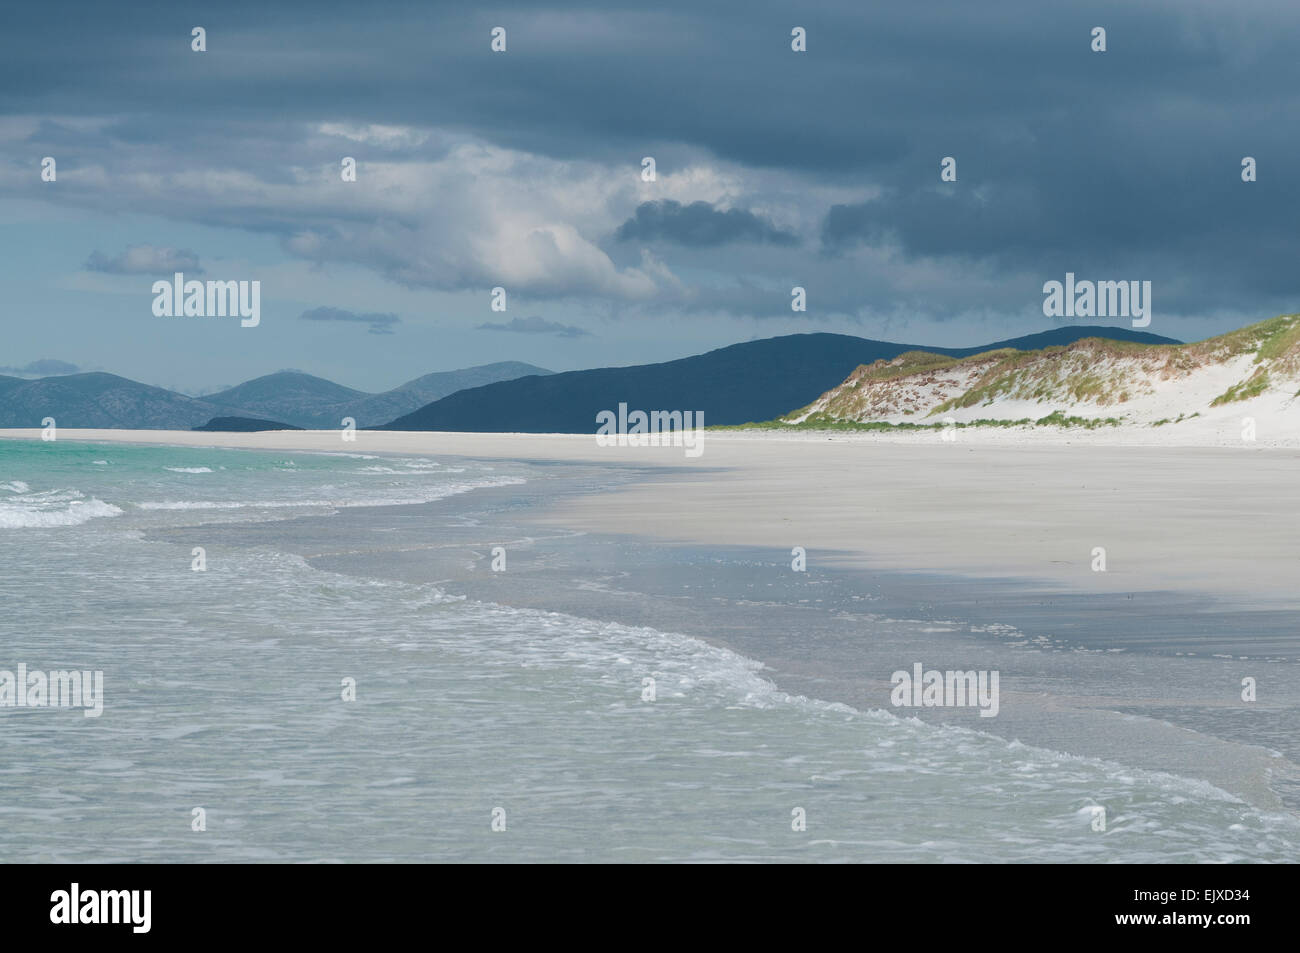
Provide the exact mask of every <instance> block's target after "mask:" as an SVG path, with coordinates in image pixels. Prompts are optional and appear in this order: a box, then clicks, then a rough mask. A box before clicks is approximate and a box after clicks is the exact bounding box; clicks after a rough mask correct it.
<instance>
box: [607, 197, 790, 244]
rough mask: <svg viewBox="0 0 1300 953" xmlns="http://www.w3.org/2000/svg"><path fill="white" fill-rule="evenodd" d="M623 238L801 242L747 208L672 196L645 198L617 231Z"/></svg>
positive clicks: (681, 240)
mask: <svg viewBox="0 0 1300 953" xmlns="http://www.w3.org/2000/svg"><path fill="white" fill-rule="evenodd" d="M614 234H615V237H616V238H618V240H619V241H624V242H626V241H641V242H657V241H665V242H672V243H674V244H677V245H686V246H688V247H696V248H699V247H705V246H711V245H726V244H730V243H731V242H767V243H769V244H772V245H797V244H798V243H799V239H798V237H797V236H796V235H795V234H794V233H793V232H789V231H786V230H785V229H781V228H777V227H776V226H775V225H773V224H772V223H771V222H769V221H768V220H767V219H765V218H763V217H762V216H759V215H755V214H754V213H753V212H750V211H747V210H745V209H739V208H733V209H727V210H726V211H719V210H718V209H715V208H714V207H713V206H712V205H710V204H709V203H708V202H692V203H691V204H690V205H683V204H682V203H681V202H674V201H673V200H672V199H664V200H662V201H659V202H643V203H641V205H639V206H637V210H636V214H635V215H633V216H632V217H631V218H629V219H628V220H627V221H626V222H624V223H623V224H622V225H620V226H619V227H618V231H617V232H615V233H614Z"/></svg>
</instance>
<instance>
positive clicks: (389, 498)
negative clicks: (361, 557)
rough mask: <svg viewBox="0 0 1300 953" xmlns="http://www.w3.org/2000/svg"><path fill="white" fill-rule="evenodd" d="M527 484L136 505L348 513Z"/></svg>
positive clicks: (505, 480)
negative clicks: (305, 497) (339, 510)
mask: <svg viewBox="0 0 1300 953" xmlns="http://www.w3.org/2000/svg"><path fill="white" fill-rule="evenodd" d="M524 482H525V481H524V480H523V479H521V478H519V477H502V478H500V479H494V480H481V481H478V482H473V483H446V484H442V485H441V486H432V487H412V488H411V489H410V490H409V491H406V492H404V493H403V492H399V493H396V494H389V495H381V496H370V495H365V494H355V493H347V492H346V491H345V492H344V493H343V494H341V495H339V496H335V497H322V498H319V499H307V500H283V499H272V500H151V501H146V502H143V503H139V504H137V505H138V506H139V508H140V509H142V510H241V509H262V510H277V509H302V508H306V507H314V508H317V509H346V508H348V507H354V506H414V505H417V504H420V503H432V502H434V501H435V500H441V499H444V498H446V497H448V496H455V495H457V494H459V493H468V492H470V491H471V490H480V489H488V488H490V487H496V486H515V485H518V484H521V483H524Z"/></svg>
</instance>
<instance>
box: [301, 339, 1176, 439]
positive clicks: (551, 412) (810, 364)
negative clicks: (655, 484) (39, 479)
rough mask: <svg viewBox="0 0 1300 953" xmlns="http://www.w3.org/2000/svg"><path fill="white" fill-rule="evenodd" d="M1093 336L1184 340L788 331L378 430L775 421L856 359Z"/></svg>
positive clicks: (485, 399) (479, 391) (523, 386)
mask: <svg viewBox="0 0 1300 953" xmlns="http://www.w3.org/2000/svg"><path fill="white" fill-rule="evenodd" d="M1089 337H1101V338H1107V339H1110V340H1114V341H1130V342H1143V343H1149V344H1177V343H1178V342H1177V341H1175V340H1174V339H1173V338H1167V337H1161V336H1159V335H1156V334H1149V333H1147V332H1144V331H1131V330H1128V329H1125V328H1113V327H1067V328H1055V329H1053V330H1051V331H1043V332H1040V333H1038V334H1030V335H1025V336H1024V337H1019V338H1012V339H1010V340H1006V341H997V342H994V343H992V344H986V345H983V346H981V347H968V348H918V347H916V346H915V345H910V344H892V343H889V342H887V341H873V340H869V339H867V338H859V337H852V336H850V335H846V334H824V333H822V334H789V335H784V336H782V337H774V338H767V339H765V340H761V341H748V342H745V343H743V344H733V345H731V346H730V347H724V348H720V349H719V350H716V351H709V352H708V353H707V354H700V355H697V356H695V357H687V358H682V359H681V360H676V361H667V362H665V363H662V364H642V365H638V366H635V367H604V368H597V369H595V370H586V371H568V372H565V373H561V374H551V375H548V376H545V377H522V378H518V379H516V380H509V381H499V382H497V383H493V384H487V385H485V386H482V387H472V388H468V389H466V390H460V391H457V392H456V393H454V394H451V395H450V396H447V397H443V398H442V399H440V400H436V401H433V402H432V403H430V404H428V405H427V406H425V407H421V408H420V409H419V410H416V411H414V412H413V413H408V414H406V415H405V416H402V417H398V418H397V419H395V420H393V421H392V422H391V423H389V424H386V425H384V426H383V427H380V428H376V429H382V430H448V431H478V432H487V433H503V432H507V433H508V432H521V433H594V432H595V429H596V414H597V413H599V412H600V411H602V410H610V411H615V412H617V410H618V405H619V403H620V402H622V403H626V404H627V405H628V407H629V409H631V410H645V411H650V410H669V411H671V410H682V411H686V410H690V411H703V413H704V424H705V425H706V426H708V425H711V424H742V423H747V422H750V421H765V420H771V419H773V418H775V417H777V416H778V415H781V414H786V413H788V412H789V411H790V410H791V409H792V408H795V407H802V406H804V405H806V404H808V402H809V401H812V400H814V399H816V397H817V395H819V394H822V393H824V392H825V391H827V390H829V389H830V388H833V387H835V386H836V385H837V384H839V383H841V382H842V381H843V380H844V379H845V378H846V377H847V376H848V375H849V374H850V373H852V372H853V370H854V368H856V367H858V366H859V365H862V364H871V363H873V362H875V361H879V360H891V359H893V358H896V357H898V356H899V355H901V354H904V353H907V352H908V351H917V350H925V351H928V352H931V353H935V354H940V355H945V356H947V357H951V358H960V357H967V356H970V355H974V354H978V353H980V352H982V351H990V350H1000V349H1005V348H1013V349H1016V350H1020V351H1027V350H1035V349H1039V348H1043V347H1049V346H1060V345H1066V344H1071V343H1073V342H1075V341H1078V340H1080V339H1082V338H1089ZM281 419H283V418H281Z"/></svg>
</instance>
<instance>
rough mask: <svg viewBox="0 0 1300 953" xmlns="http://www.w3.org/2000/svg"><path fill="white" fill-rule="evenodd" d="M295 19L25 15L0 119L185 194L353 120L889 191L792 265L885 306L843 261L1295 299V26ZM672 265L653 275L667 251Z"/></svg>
mask: <svg viewBox="0 0 1300 953" xmlns="http://www.w3.org/2000/svg"><path fill="white" fill-rule="evenodd" d="M301 10H302V8H300V7H292V8H290V7H285V8H280V9H272V8H269V7H268V5H265V4H263V3H261V2H246V0H234V2H230V3H225V4H222V5H220V6H219V7H218V6H213V5H211V4H210V3H206V2H205V3H201V4H187V3H185V2H179V3H172V2H167V3H162V2H158V3H149V2H146V3H141V4H134V5H132V7H131V13H130V15H129V16H122V15H121V14H120V12H119V11H118V10H116V9H115V8H114V7H112V6H111V5H105V4H92V3H86V4H64V5H59V4H55V5H53V6H50V5H18V6H16V7H15V8H14V9H13V10H12V11H9V12H8V20H9V22H8V23H7V28H6V30H5V31H4V32H3V34H0V105H2V106H3V107H4V109H5V111H6V113H9V114H19V115H71V116H109V117H115V119H114V123H115V124H114V125H113V126H111V127H109V128H108V129H106V130H104V131H103V132H102V133H101V134H103V135H117V136H121V137H123V138H124V139H127V140H130V141H135V140H139V141H141V142H152V143H155V144H156V145H157V148H158V152H159V155H160V156H161V157H162V158H160V159H159V160H158V161H159V163H160V166H162V167H161V168H159V170H158V172H159V174H160V175H166V174H167V173H169V172H175V171H178V170H179V169H180V168H181V167H182V166H183V163H184V162H185V158H186V154H187V151H190V152H191V154H196V155H197V154H201V155H203V156H204V157H205V159H206V158H209V157H211V156H213V155H216V156H226V157H227V159H228V161H229V163H230V164H231V165H233V166H241V167H244V166H246V167H247V168H248V169H250V170H253V171H254V172H255V174H256V175H257V176H258V178H259V179H260V180H262V181H266V182H275V181H277V180H278V179H280V178H283V177H285V176H286V175H287V173H286V171H285V166H286V163H285V162H284V161H283V159H282V158H279V157H282V156H283V155H285V154H289V153H293V152H294V151H295V147H296V146H297V145H300V142H301V139H302V138H304V137H306V136H308V135H309V134H308V133H307V132H305V131H304V128H305V127H306V126H307V125H309V124H310V123H313V122H327V121H329V122H338V121H348V122H357V123H388V124H395V125H410V126H416V127H429V128H439V129H443V130H449V131H454V132H459V133H466V134H471V135H473V136H475V137H478V138H480V139H482V140H485V141H488V142H491V143H494V144H497V145H502V146H507V147H510V148H514V149H519V150H524V151H527V152H529V153H532V154H536V155H543V156H548V157H552V158H559V159H565V160H575V159H577V160H587V161H594V162H600V163H604V164H606V165H609V166H611V167H622V166H626V168H627V169H628V174H629V175H634V174H635V172H636V170H637V169H638V164H639V161H640V158H641V157H642V156H644V155H653V156H655V157H656V159H657V161H658V166H659V171H660V173H661V175H663V174H671V173H672V172H673V171H674V170H675V169H678V168H680V167H681V166H682V164H683V163H684V162H686V161H687V160H688V159H689V158H690V157H693V156H697V155H705V156H712V157H716V158H717V159H720V160H723V161H726V162H730V163H734V164H736V166H738V167H739V168H740V169H742V170H745V171H747V172H748V173H750V174H751V176H752V182H753V185H752V188H750V189H749V191H750V192H751V193H754V192H761V189H762V187H763V182H764V178H763V176H764V175H765V174H766V173H769V172H780V173H782V174H786V175H792V176H796V177H800V178H801V180H802V181H803V182H805V183H806V184H807V185H808V186H809V187H810V188H811V187H814V186H824V187H844V188H849V187H861V188H863V189H869V190H879V193H880V194H879V197H878V198H875V199H872V200H869V201H850V202H828V203H827V204H826V205H824V206H823V207H821V208H819V209H811V208H810V209H809V210H808V211H809V213H810V215H812V216H814V217H815V218H816V219H818V220H820V221H821V227H820V236H821V241H820V243H818V247H817V248H810V249H807V250H806V251H805V250H802V249H800V248H798V247H796V246H787V247H788V249H789V251H788V254H789V255H790V256H791V260H792V261H793V262H797V261H798V260H799V258H798V256H801V255H803V256H806V258H807V259H811V258H821V259H823V260H831V261H835V260H843V261H844V262H845V264H844V265H843V267H842V268H841V269H840V271H839V272H838V273H837V275H836V276H831V280H835V281H838V282H840V283H841V284H842V285H843V286H844V288H845V289H848V288H854V290H855V292H860V293H862V294H864V295H868V294H869V295H871V296H873V297H874V298H875V299H876V300H879V301H880V302H881V303H882V304H885V305H888V304H889V303H890V301H893V302H895V303H897V302H898V301H901V300H903V297H902V296H901V294H900V293H898V292H896V291H895V289H893V288H892V287H891V286H890V285H889V283H888V282H887V281H882V282H880V283H879V284H878V285H877V286H876V287H874V288H870V289H862V288H857V287H856V286H855V283H856V282H857V281H859V277H858V272H857V270H856V269H855V268H853V267H852V265H851V256H852V255H853V254H854V253H855V251H856V250H858V249H862V248H869V247H877V246H880V245H881V244H887V245H889V246H890V247H893V248H896V249H897V250H898V252H899V253H900V254H901V255H902V261H903V262H904V263H907V262H939V263H941V264H943V265H945V266H946V267H948V268H950V269H951V270H953V271H959V270H960V269H963V268H980V269H985V270H987V269H992V272H993V273H994V274H1001V275H1007V276H1010V275H1020V276H1026V275H1027V276H1037V277H1038V278H1039V279H1040V280H1045V279H1047V278H1052V277H1059V274H1058V273H1060V272H1064V271H1065V270H1067V269H1068V270H1074V271H1076V272H1079V271H1084V270H1088V269H1103V270H1104V271H1105V275H1104V277H1117V276H1123V275H1131V276H1132V277H1142V278H1151V279H1153V280H1155V281H1157V282H1158V283H1159V284H1160V285H1161V286H1162V288H1163V291H1162V292H1161V294H1162V295H1163V297H1162V299H1161V300H1162V303H1163V305H1164V307H1166V308H1175V307H1181V308H1185V309H1189V310H1199V311H1201V312H1206V311H1208V310H1211V309H1214V308H1221V307H1228V306H1232V307H1236V308H1238V309H1241V310H1252V309H1258V310H1260V311H1267V310H1268V309H1270V308H1273V307H1274V306H1279V307H1280V306H1282V305H1283V304H1285V303H1286V302H1287V301H1288V300H1290V299H1294V298H1295V297H1297V296H1300V269H1298V268H1296V267H1295V261H1296V260H1297V258H1298V257H1300V232H1298V231H1297V230H1296V229H1295V228H1294V219H1295V212H1296V209H1297V207H1300V177H1297V176H1295V175H1293V174H1292V172H1291V170H1292V167H1293V165H1294V163H1295V161H1296V156H1298V155H1300V133H1297V129H1296V126H1295V124H1294V123H1292V122H1290V121H1289V120H1288V119H1287V118H1286V117H1289V116H1293V115H1295V114H1296V109H1297V106H1298V105H1300V103H1298V102H1297V100H1298V99H1300V65H1297V64H1298V60H1297V58H1296V57H1295V56H1294V49H1295V48H1296V46H1297V45H1298V44H1300V7H1297V5H1295V4H1294V3H1290V2H1281V0H1267V2H1266V0H1256V2H1242V3H1237V4H1233V5H1230V6H1229V5H1216V4H1212V3H1208V2H1177V3H1175V2H1151V3H1148V4H1144V5H1141V6H1134V5H1132V4H1125V3H1119V2H1101V3H1096V2H1089V3H1084V2H1082V0H1065V2H1059V3H1052V4H1044V3H1041V2H1040V0H1004V2H991V3H984V4H971V3H969V2H966V0H937V2H933V3H927V4H926V5H924V7H918V6H916V5H913V4H897V5H887V6H883V7H882V6H880V5H864V4H861V3H858V2H851V0H836V2H821V3H817V4H815V5H813V6H791V5H790V4H788V3H778V2H764V0H756V2H747V3H719V4H710V5H699V4H697V3H686V2H674V0H667V2H664V3H660V4H655V5H654V6H653V7H652V8H647V7H644V6H643V5H639V4H624V5H621V6H620V5H616V4H611V3H596V2H566V3H550V4H546V5H545V6H537V7H533V6H494V7H478V8H467V7H466V6H465V5H463V4H453V3H427V2H420V3H415V2H411V3H394V4H385V5H383V6H382V7H377V8H375V9H373V10H371V9H367V10H366V12H365V15H364V16H363V15H362V14H361V12H360V11H361V8H360V7H358V6H357V5H356V4H354V3H351V2H347V3H342V2H322V3H319V4H313V5H312V7H311V15H310V16H304V15H302V13H301ZM198 24H201V25H203V26H205V27H206V29H207V31H208V52H207V53H203V54H198V53H192V52H191V51H190V48H189V31H190V28H191V27H192V26H194V25H198ZM497 25H502V26H505V27H506V28H507V30H508V50H507V52H505V53H502V54H494V53H491V52H490V51H489V47H488V44H489V31H490V29H491V28H492V27H494V26H497ZM796 25H798V26H803V27H805V28H806V29H807V35H808V52H806V53H800V54H796V53H792V52H791V51H790V47H789V42H790V29H791V27H793V26H796ZM1098 25H1101V26H1104V27H1105V28H1106V29H1107V31H1108V36H1107V40H1108V51H1107V52H1105V53H1094V52H1092V51H1091V50H1090V49H1089V41H1090V30H1091V28H1092V27H1094V26H1098ZM47 132H48V136H47V137H46V138H42V132H41V131H40V130H38V131H37V132H36V133H35V134H33V136H32V137H31V144H32V148H33V149H43V148H46V147H47V146H49V143H50V142H56V144H57V143H62V144H64V145H65V146H66V147H67V148H69V149H73V148H76V145H75V142H70V141H69V134H68V132H67V130H66V128H62V127H61V128H59V129H49V130H47ZM223 136H228V137H229V140H230V141H229V142H228V143H227V145H226V148H225V149H224V150H223V149H222V145H221V140H222V137H223ZM285 140H289V141H285ZM200 142H202V143H203V145H202V146H200V145H198V144H197V143H200ZM49 147H50V148H53V147H52V146H49ZM378 148H379V147H377V146H374V145H372V144H367V145H366V146H364V147H363V146H358V147H357V151H358V152H361V151H365V152H367V153H368V154H372V155H373V154H375V152H376V150H377V149H378ZM200 150H201V152H200ZM36 154H38V155H39V154H43V153H42V152H39V151H38V152H37V153H36ZM1247 155H1249V156H1254V157H1256V158H1257V159H1258V161H1259V181H1258V182H1256V183H1252V184H1246V183H1243V182H1242V181H1241V180H1240V162H1241V159H1242V157H1243V156H1247ZM944 156H954V157H956V159H957V160H958V166H959V174H958V180H957V182H956V183H952V184H948V185H941V184H940V182H939V161H940V159H941V158H942V157H944ZM70 183H71V184H70V188H71V187H73V186H74V185H75V181H74V180H70ZM642 208H644V206H642ZM656 208H657V209H658V210H659V212H661V213H662V211H663V208H664V206H663V205H660V206H656ZM693 208H695V204H694V203H691V202H687V203H686V204H684V205H683V206H682V208H681V210H680V214H676V215H675V216H674V215H662V214H661V215H660V220H656V221H655V222H652V223H650V224H646V223H642V222H641V221H640V219H641V211H640V209H638V210H637V213H636V215H635V216H634V217H633V218H632V219H630V220H629V221H628V223H627V224H626V225H625V226H624V229H626V230H627V231H629V232H634V231H638V230H640V231H643V232H644V231H648V232H649V233H651V234H654V235H656V236H658V237H659V238H660V239H661V240H663V241H665V242H669V243H676V244H678V245H684V246H687V247H691V248H695V247H702V246H707V245H710V244H715V245H716V244H719V243H718V242H716V241H713V239H714V238H716V237H717V236H718V235H721V234H728V232H727V228H726V227H722V226H718V227H717V228H716V229H715V230H714V231H712V232H711V231H710V227H711V226H705V227H702V228H699V229H693V228H691V227H689V226H690V222H689V221H688V220H689V219H690V210H691V209H693ZM337 213H338V215H339V216H342V217H344V218H346V217H347V216H350V215H358V216H361V217H364V215H365V214H366V213H365V211H364V210H355V209H351V208H346V209H343V208H341V209H339V210H337ZM187 214H188V215H189V216H190V217H191V218H197V219H199V220H203V221H208V222H216V223H223V224H240V223H242V227H252V228H257V229H261V230H272V231H278V232H280V233H281V234H285V235H289V234H301V233H313V234H315V233H316V232H320V233H323V234H326V235H327V236H328V234H329V233H330V231H331V230H332V229H334V227H335V222H334V220H333V219H329V220H326V219H322V218H320V217H319V216H316V217H314V218H313V216H312V215H308V214H307V213H303V218H304V219H307V220H306V221H300V220H295V219H293V218H291V217H288V216H286V215H285V214H283V213H271V212H267V211H266V210H264V209H263V208H262V207H261V206H260V205H259V204H258V203H257V202H256V201H250V202H248V203H247V204H246V205H236V206H230V205H223V204H219V203H212V205H211V207H210V208H206V209H193V210H189V211H188V212H187ZM624 214H626V213H624ZM741 214H742V215H743V214H744V213H741ZM277 215H278V216H279V217H277ZM669 219H672V220H671V221H669ZM702 221H704V222H708V221H710V220H709V219H708V217H707V216H702ZM377 227H378V228H379V229H381V230H383V231H384V232H385V234H387V233H389V232H393V233H395V234H397V235H398V236H399V237H398V238H394V239H392V240H391V241H389V242H388V244H391V245H394V246H397V247H398V251H399V252H400V251H402V250H403V249H404V248H405V247H408V246H410V245H411V244H412V242H411V241H410V240H408V239H407V238H405V237H400V236H404V235H405V234H406V232H407V230H408V228H409V229H410V230H411V232H412V234H414V233H415V229H413V228H411V226H409V225H408V224H407V223H404V222H397V223H393V222H385V223H381V224H380V225H379V226H377ZM746 227H748V226H746ZM741 231H742V232H743V231H744V229H743V228H742V229H741ZM700 236H703V237H700ZM588 237H592V236H588ZM692 238H694V239H695V241H694V244H692V241H691V240H690V239H692ZM337 245H338V248H339V249H340V250H339V251H338V252H337V254H339V255H342V254H346V249H347V248H349V247H355V248H356V255H357V260H358V261H359V262H361V263H362V264H367V265H371V266H374V262H376V261H380V262H382V263H383V267H384V269H385V270H386V271H387V272H388V273H390V274H396V275H398V276H400V275H402V274H403V273H404V272H403V269H404V268H406V267H407V262H406V261H405V260H404V259H403V258H402V255H401V254H394V255H391V256H389V257H391V258H393V259H394V260H395V261H396V264H395V265H394V264H390V263H388V262H387V260H386V259H385V257H384V255H383V254H381V252H382V250H383V247H384V246H383V245H382V244H381V243H379V242H374V241H372V242H359V241H357V240H356V238H355V235H354V234H353V233H348V234H346V235H345V236H343V237H342V238H341V239H340V240H339V241H338V242H337ZM322 247H324V246H323V245H322ZM377 249H378V250H377ZM329 250H330V251H331V253H335V252H334V251H333V250H332V249H329ZM756 251H757V250H755V253H756ZM664 254H665V256H666V259H665V260H666V262H667V264H668V265H669V267H672V266H673V265H674V263H675V262H674V260H673V258H672V252H671V249H670V250H666V251H665V252H664ZM748 254H750V252H749V251H748V250H747V249H745V248H739V249H732V252H731V253H729V257H728V258H727V259H726V260H725V263H726V264H727V265H728V266H729V267H730V268H731V269H733V270H734V272H735V273H743V272H745V271H746V269H747V268H748V267H750V266H751V265H752V261H751V260H749V259H747V258H746V255H748ZM429 257H430V259H431V260H432V259H433V258H435V257H437V256H429ZM720 261H721V260H720ZM440 280H442V281H445V283H454V282H453V281H452V280H451V279H440ZM476 280H477V279H476ZM470 283H471V284H472V282H470ZM561 285H562V282H561V283H560V284H559V285H557V290H556V293H560V292H561V291H562V287H561ZM1029 286H1032V282H1030V283H1029ZM825 296H826V295H825V293H823V297H825ZM840 296H841V297H842V296H843V295H840ZM704 297H707V296H704ZM932 303H933V304H934V305H935V306H936V307H939V308H940V309H942V306H944V305H945V304H947V302H944V301H938V300H936V301H934V302H932ZM1293 307H1294V306H1293Z"/></svg>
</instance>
